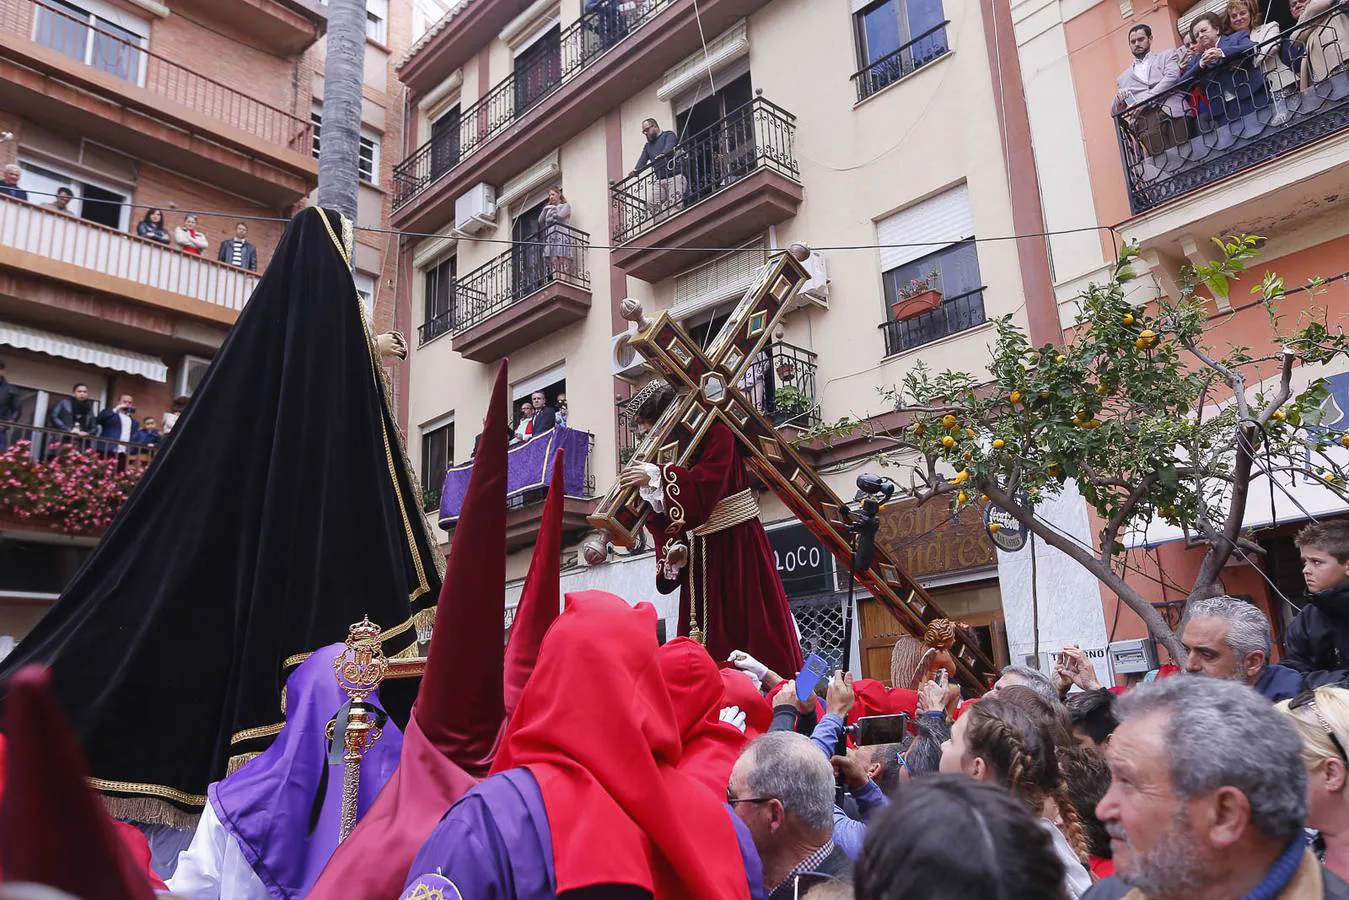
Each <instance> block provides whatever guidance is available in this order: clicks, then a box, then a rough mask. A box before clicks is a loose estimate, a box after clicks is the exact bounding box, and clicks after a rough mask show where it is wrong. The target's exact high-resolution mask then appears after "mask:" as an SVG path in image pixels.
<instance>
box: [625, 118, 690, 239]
mask: <svg viewBox="0 0 1349 900" xmlns="http://www.w3.org/2000/svg"><path fill="white" fill-rule="evenodd" d="M642 136H643V137H644V138H646V146H644V147H642V155H641V156H639V157H637V165H635V166H633V167H632V171H631V172H629V173H628V177H629V178H631V177H632V176H634V175H636V174H638V173H639V172H643V171H645V170H646V169H647V168H648V167H653V168H654V171H655V176H656V184H655V190H654V191H653V192H651V196H648V197H647V205H648V207H649V208H650V211H651V214H652V215H653V216H659V215H661V214H663V213H665V212H667V211H669V210H670V209H672V208H673V207H675V206H678V205H679V204H680V203H682V202H683V201H684V188H685V186H686V183H687V182H686V180H685V178H684V174H683V173H682V172H680V171H679V164H678V162H677V161H676V160H675V158H674V156H675V146H676V145H677V144H678V143H679V138H678V136H677V135H675V133H674V132H673V131H663V130H661V127H660V123H659V122H657V121H656V120H655V119H643V120H642Z"/></svg>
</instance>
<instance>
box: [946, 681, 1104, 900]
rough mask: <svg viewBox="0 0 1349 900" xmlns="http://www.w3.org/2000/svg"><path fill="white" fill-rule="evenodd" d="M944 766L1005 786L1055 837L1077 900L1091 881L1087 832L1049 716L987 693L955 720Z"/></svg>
mask: <svg viewBox="0 0 1349 900" xmlns="http://www.w3.org/2000/svg"><path fill="white" fill-rule="evenodd" d="M941 771H943V772H946V773H949V774H957V773H964V774H965V775H969V776H970V777H972V778H975V779H978V780H979V781H989V782H993V783H994V784H998V785H1001V786H1002V787H1004V788H1006V789H1007V791H1008V792H1009V793H1011V795H1012V796H1013V797H1015V798H1016V799H1018V800H1020V801H1021V804H1022V806H1024V807H1026V809H1027V810H1029V811H1030V813H1031V814H1032V815H1034V816H1036V817H1038V818H1039V821H1040V825H1041V827H1043V828H1045V829H1046V830H1047V831H1048V832H1049V833H1050V837H1051V838H1053V841H1054V850H1055V852H1056V853H1057V854H1058V856H1059V858H1060V859H1061V860H1062V861H1063V865H1064V878H1063V886H1064V890H1065V892H1066V893H1067V895H1068V897H1069V898H1073V900H1075V898H1077V897H1080V896H1081V895H1082V893H1083V892H1084V891H1086V889H1087V888H1089V887H1091V876H1090V875H1089V874H1088V872H1087V866H1086V860H1087V842H1086V837H1085V835H1084V832H1083V829H1082V823H1081V821H1080V820H1079V819H1078V816H1077V813H1076V811H1075V810H1074V808H1073V804H1072V803H1071V802H1070V801H1069V799H1068V792H1067V787H1066V785H1065V784H1064V781H1063V776H1062V774H1061V772H1060V771H1059V764H1058V759H1057V756H1056V754H1055V747H1054V736H1053V731H1052V729H1051V728H1050V727H1049V726H1048V723H1047V722H1045V721H1044V720H1043V719H1041V718H1040V717H1037V716H1033V715H1029V714H1027V713H1026V712H1024V711H1022V710H1021V709H1020V708H1018V707H1017V706H1016V705H1014V704H1012V703H1009V702H1007V701H1006V700H1004V699H1002V698H1001V697H985V698H983V699H982V700H980V701H979V702H978V703H976V704H974V705H973V706H972V707H970V709H969V710H968V711H967V712H966V713H965V714H964V715H963V716H961V717H960V718H959V719H958V720H956V724H955V727H954V728H953V729H952V730H951V739H950V740H949V741H947V742H946V744H945V746H944V747H943V748H942V759H941ZM1050 801H1052V802H1053V806H1054V807H1056V808H1057V810H1058V815H1059V817H1060V818H1061V819H1062V821H1063V828H1062V830H1060V829H1058V828H1056V827H1054V825H1053V823H1052V822H1050V821H1049V820H1048V819H1046V818H1044V815H1045V810H1046V809H1047V808H1050V807H1049V803H1050Z"/></svg>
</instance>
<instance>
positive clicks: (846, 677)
mask: <svg viewBox="0 0 1349 900" xmlns="http://www.w3.org/2000/svg"><path fill="white" fill-rule="evenodd" d="M855 700H856V696H855V695H854V694H853V689H852V674H851V673H849V672H844V671H842V670H841V669H840V670H839V671H837V672H835V673H834V679H833V680H832V681H830V682H829V690H828V691H827V692H826V693H825V695H824V712H825V715H835V716H838V717H839V718H840V719H846V718H847V717H848V713H849V712H851V711H852V705H853V702H854V701H855Z"/></svg>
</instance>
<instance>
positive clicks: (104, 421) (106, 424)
mask: <svg viewBox="0 0 1349 900" xmlns="http://www.w3.org/2000/svg"><path fill="white" fill-rule="evenodd" d="M135 415H136V401H135V398H133V397H132V396H131V395H130V394H123V395H122V396H121V397H120V398H118V400H117V405H116V406H113V407H110V408H108V409H105V410H103V411H102V412H101V413H99V414H98V416H97V418H95V419H94V427H95V428H96V429H97V430H98V436H99V437H101V438H113V439H114V440H116V441H117V442H118V443H108V442H105V441H100V442H99V444H98V450H99V452H100V453H103V454H105V455H107V456H119V457H125V456H126V453H127V444H128V443H130V442H131V436H132V435H133V434H135V433H136V432H137V431H140V423H139V422H137V421H136V419H135V418H134V417H135Z"/></svg>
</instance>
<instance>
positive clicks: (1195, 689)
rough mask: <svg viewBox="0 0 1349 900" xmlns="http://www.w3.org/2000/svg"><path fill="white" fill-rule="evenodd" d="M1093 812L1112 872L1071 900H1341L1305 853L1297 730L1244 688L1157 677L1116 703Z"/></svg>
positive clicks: (1336, 886) (1331, 877)
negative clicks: (1106, 839) (1115, 723)
mask: <svg viewBox="0 0 1349 900" xmlns="http://www.w3.org/2000/svg"><path fill="white" fill-rule="evenodd" d="M1119 713H1120V717H1121V721H1120V725H1119V728H1117V729H1116V730H1115V734H1114V736H1113V737H1112V738H1111V740H1110V744H1109V746H1107V748H1106V751H1105V755H1106V759H1107V761H1108V762H1109V764H1110V773H1111V776H1112V781H1111V785H1110V790H1109V791H1107V792H1106V795H1105V796H1104V797H1103V798H1102V799H1101V802H1100V803H1099V804H1098V805H1097V807H1096V815H1097V816H1098V817H1099V818H1100V820H1101V821H1102V822H1103V823H1105V827H1106V830H1107V831H1108V832H1109V833H1110V847H1111V850H1112V851H1113V857H1114V862H1115V871H1116V873H1117V874H1116V876H1115V877H1113V878H1109V879H1106V880H1105V881H1101V882H1099V883H1097V884H1096V885H1095V886H1093V887H1092V888H1091V889H1090V890H1088V891H1087V892H1086V893H1085V894H1083V895H1082V898H1083V900H1119V898H1127V900H1229V898H1230V900H1237V898H1250V897H1259V898H1261V900H1322V898H1332V900H1345V898H1349V886H1346V885H1345V883H1344V882H1343V881H1341V880H1340V879H1339V877H1337V876H1336V875H1335V874H1334V873H1333V872H1329V871H1326V870H1324V869H1322V867H1321V865H1320V863H1318V862H1317V860H1316V857H1315V856H1314V855H1313V854H1312V853H1311V852H1310V851H1309V850H1308V847H1307V839H1306V835H1305V834H1304V833H1303V830H1302V829H1303V825H1304V823H1305V821H1306V817H1307V800H1306V790H1307V776H1306V772H1305V770H1304V768H1303V765H1302V761H1301V758H1300V756H1299V754H1300V753H1301V750H1302V742H1301V739H1300V738H1299V737H1298V735H1297V732H1295V731H1294V730H1293V728H1292V727H1291V726H1290V724H1289V723H1288V722H1287V721H1285V720H1283V718H1282V717H1281V716H1280V714H1279V713H1278V712H1276V711H1275V710H1274V707H1272V706H1271V705H1270V704H1268V703H1267V702H1265V701H1264V700H1263V699H1261V697H1260V696H1259V695H1258V694H1256V693H1255V692H1254V691H1253V690H1251V689H1250V688H1248V687H1246V686H1244V685H1240V684H1236V683H1234V682H1232V681H1225V680H1220V679H1216V678H1168V679H1166V680H1165V681H1159V682H1157V683H1155V684H1151V685H1145V686H1142V687H1138V688H1135V689H1134V690H1132V691H1130V692H1129V693H1127V694H1125V695H1124V696H1123V697H1121V698H1120V700H1119Z"/></svg>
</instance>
